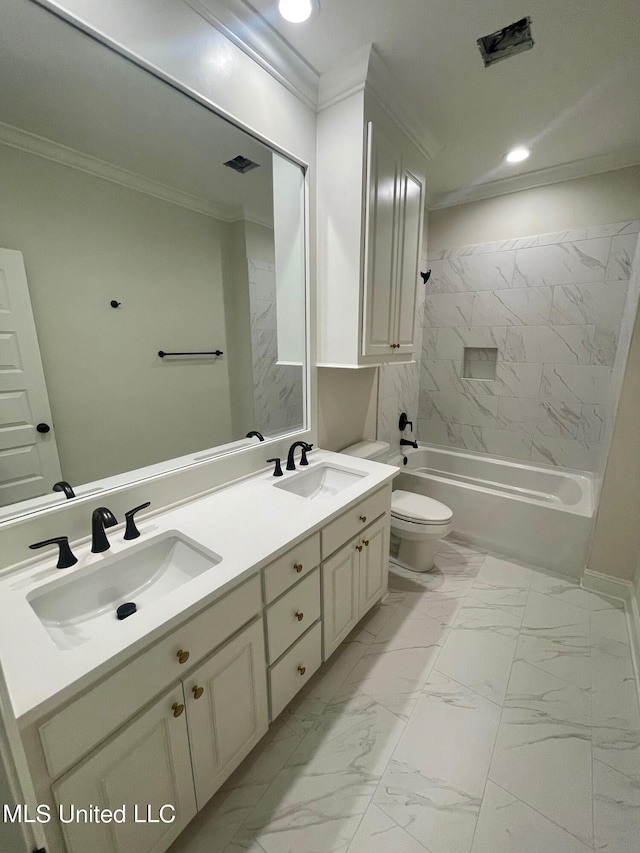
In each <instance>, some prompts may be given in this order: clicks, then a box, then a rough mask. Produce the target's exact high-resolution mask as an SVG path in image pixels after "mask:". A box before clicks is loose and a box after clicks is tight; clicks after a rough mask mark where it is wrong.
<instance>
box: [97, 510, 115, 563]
mask: <svg viewBox="0 0 640 853" xmlns="http://www.w3.org/2000/svg"><path fill="white" fill-rule="evenodd" d="M117 523H118V520H117V518H116V517H115V515H114V514H113V513H112V512H111V510H110V509H107V508H106V506H99V507H98V508H97V509H94V511H93V515H92V516H91V552H92V553H93V554H100V553H101V552H102V551H108V550H109V548H110V547H111V546H110V545H109V540H108V539H107V534H106V533H105V532H104V529H105V527H113V526H114V525H115V524H117Z"/></svg>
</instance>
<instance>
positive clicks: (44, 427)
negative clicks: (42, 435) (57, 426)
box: [36, 423, 51, 432]
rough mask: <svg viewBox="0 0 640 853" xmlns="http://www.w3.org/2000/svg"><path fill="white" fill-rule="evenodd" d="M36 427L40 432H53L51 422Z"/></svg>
mask: <svg viewBox="0 0 640 853" xmlns="http://www.w3.org/2000/svg"><path fill="white" fill-rule="evenodd" d="M36 429H37V430H38V432H51V427H50V426H49V424H45V423H41V424H38V426H37V427H36Z"/></svg>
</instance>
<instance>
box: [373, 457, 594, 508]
mask: <svg viewBox="0 0 640 853" xmlns="http://www.w3.org/2000/svg"><path fill="white" fill-rule="evenodd" d="M431 448H432V449H434V450H437V451H442V452H444V453H445V454H448V455H451V456H456V457H461V458H465V459H469V460H470V461H475V460H479V461H481V462H488V463H495V464H498V465H507V466H509V467H511V468H517V469H519V470H521V471H523V472H526V471H533V472H540V473H544V474H547V473H552V474H555V475H556V476H558V477H561V476H563V475H565V476H567V477H569V478H570V479H573V480H574V481H575V479H576V478H577V477H580V478H581V479H582V480H583V481H582V482H580V481H578V485H579V487H580V489H581V492H582V497H581V499H580V500H579V501H578V502H577V503H576V504H565V503H562V502H561V501H560V500H559V499H558V501H557V502H556V501H554V500H537V499H536V498H533V497H530V496H528V495H527V496H525V495H518V494H515V493H514V492H513V491H509V489H511V488H513V487H511V486H509V485H505V486H504V487H503V488H504V491H503V492H502V493H501V491H500V488H499V486H500V484H499V483H497V485H498V488H496V489H488V488H486V487H484V486H481V485H475V484H474V483H470V482H462V481H461V480H458V479H456V477H457V476H459V475H455V476H454V475H452V476H450V477H448V476H447V472H441V473H442V476H440V474H436V473H425V472H423V471H420V470H418V469H415V468H409V467H407V466H405V465H403V464H402V457H403V456H407V458H410V457H411V456H413V455H415V454H416V453H417V452H419V451H428V450H429V449H431ZM389 462H390V464H392V465H396V467H398V468H399V469H400V471H401V472H402V473H406V474H413V475H414V476H420V477H426V478H430V479H432V480H433V481H434V482H438V483H452V484H455V485H457V486H458V487H460V488H464V489H470V490H471V491H476V492H478V493H480V494H487V493H493V494H497V495H501V496H503V497H505V498H506V499H507V500H514V501H517V502H520V503H525V504H533V505H534V506H539V507H543V508H546V509H550V510H553V511H557V512H567V513H570V514H572V515H579V516H581V517H583V518H593V516H594V513H595V505H594V491H593V474H592V473H591V472H589V471H578V470H574V469H570V468H559V467H556V466H553V465H530V464H527V463H524V462H515V461H514V460H513V459H506V458H504V457H498V456H493V455H490V454H484V453H473V452H470V451H461V450H458V449H456V448H450V447H447V446H444V445H437V444H427V443H426V442H418V448H417V449H414V448H408V449H407V452H406V454H397V455H396V456H392V457H391V458H390V460H389ZM487 482H489V481H487Z"/></svg>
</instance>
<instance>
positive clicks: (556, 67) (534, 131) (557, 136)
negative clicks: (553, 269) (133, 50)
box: [187, 0, 640, 206]
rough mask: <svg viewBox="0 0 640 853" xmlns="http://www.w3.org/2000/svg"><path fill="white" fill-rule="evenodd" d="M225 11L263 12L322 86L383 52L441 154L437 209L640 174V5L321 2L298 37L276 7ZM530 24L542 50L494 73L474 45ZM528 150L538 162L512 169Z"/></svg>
mask: <svg viewBox="0 0 640 853" xmlns="http://www.w3.org/2000/svg"><path fill="white" fill-rule="evenodd" d="M187 2H188V0H187ZM205 2H206V0H205ZM227 2H228V3H229V5H230V6H232V5H234V2H235V5H236V6H238V3H239V2H242V3H243V5H244V6H245V7H247V8H249V9H250V10H251V12H252V13H253V14H254V18H255V21H254V23H258V21H259V19H258V17H257V15H256V13H259V15H260V16H262V18H263V20H261V21H259V23H260V25H261V26H262V28H263V30H264V25H265V21H266V22H268V24H269V25H270V26H271V27H272V28H273V29H274V30H275V31H276V32H277V34H278V35H279V36H280V37H282V39H284V40H285V41H286V42H287V44H288V45H289V46H290V47H291V48H293V50H295V51H296V52H297V53H298V54H299V55H300V57H302V58H303V60H304V61H305V62H306V63H308V65H309V66H311V70H312V71H314V72H315V73H316V74H318V75H320V74H322V73H324V72H326V71H328V70H329V69H331V68H332V67H333V66H335V65H336V64H337V63H339V62H340V61H341V60H342V59H343V58H344V57H345V56H348V55H349V54H351V53H353V52H355V51H357V50H358V49H361V48H362V47H364V46H366V45H367V44H369V43H373V44H374V45H375V46H376V48H377V51H378V53H379V54H380V56H381V57H382V59H383V61H384V62H385V64H386V66H387V67H388V69H389V71H390V73H391V74H392V76H393V77H395V79H396V82H397V84H398V87H399V90H400V91H401V92H402V93H403V97H404V99H405V106H406V107H407V108H408V109H409V110H410V111H411V113H412V116H413V117H414V119H415V124H416V125H417V126H418V127H422V128H423V129H424V134H425V142H426V140H427V139H429V140H430V141H431V142H432V141H433V139H434V138H435V140H436V141H437V143H439V145H440V146H441V147H440V149H439V150H438V151H437V152H436V153H435V154H434V155H433V157H432V160H431V162H430V165H429V175H428V178H429V181H428V189H429V194H430V199H431V204H432V205H433V206H442V205H445V204H452V203H457V202H460V201H464V200H468V199H472V198H476V197H486V196H489V195H494V194H499V193H502V192H505V191H509V190H510V189H517V188H522V187H526V186H538V185H541V184H545V183H550V182H554V181H557V180H562V179H565V178H568V177H577V176H580V175H586V174H593V173H597V172H602V171H608V170H609V169H614V168H620V167H622V166H627V165H632V164H634V163H640V2H639V0H475V2H473V0H469V2H463V3H460V2H453V1H452V0H395V2H394V0H320V12H319V14H318V15H317V16H315V17H314V18H312V19H311V20H310V21H308V22H306V23H305V24H298V25H294V24H288V23H286V22H285V21H283V20H282V19H281V18H280V16H279V14H278V13H277V0H251V4H252V6H250V5H249V2H248V0H227ZM207 5H209V3H207ZM215 5H218V6H219V5H220V0H215ZM527 15H528V16H530V17H531V20H532V34H533V38H534V41H535V46H534V47H533V49H532V50H529V51H526V52H524V53H522V54H520V55H518V56H515V57H512V58H510V59H507V60H504V61H502V62H499V63H497V64H495V65H492V66H491V67H489V68H485V67H484V65H483V62H482V59H481V57H480V53H479V50H478V47H477V44H476V40H477V39H478V38H480V37H481V36H484V35H488V34H489V33H491V32H493V31H495V30H497V29H500V28H502V27H504V26H507V25H508V24H511V23H513V22H514V21H517V20H518V19H519V18H523V17H525V16H527ZM251 23H252V22H251V20H250V18H249V19H247V18H246V16H245V24H246V25H248V26H251ZM267 29H269V28H267ZM272 33H273V31H272ZM262 36H263V38H264V31H263V32H262ZM277 40H278V38H277V36H276V41H277ZM518 144H525V145H528V146H530V147H531V148H532V149H533V154H532V156H531V157H530V159H529V160H527V161H526V162H525V163H522V164H518V165H515V166H507V165H506V164H504V163H503V160H502V158H503V155H504V154H505V153H506V152H507V151H508V150H509V149H510V148H512V147H513V146H515V145H518ZM514 176H515V177H514Z"/></svg>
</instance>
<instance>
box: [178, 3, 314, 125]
mask: <svg viewBox="0 0 640 853" xmlns="http://www.w3.org/2000/svg"><path fill="white" fill-rule="evenodd" d="M183 3H184V4H185V5H186V6H189V8H190V9H192V10H193V11H194V12H195V13H196V14H197V15H199V16H200V17H201V18H203V20H205V21H206V22H207V23H208V24H210V25H211V26H212V27H214V28H215V29H216V30H218V32H220V33H222V34H223V35H224V36H226V38H228V39H229V40H230V41H231V42H233V44H235V45H236V47H238V48H239V49H240V50H242V51H243V53H246V54H247V56H249V57H250V58H251V59H253V61H254V62H256V63H257V64H258V65H259V66H260V67H261V68H263V69H264V70H265V71H266V72H267V73H268V74H270V75H271V76H272V77H273V78H275V79H276V80H277V81H278V82H279V83H281V84H282V85H283V86H284V87H285V88H286V89H288V90H289V91H290V92H292V94H294V95H295V96H296V97H297V98H299V100H301V101H302V102H303V103H304V104H306V106H308V107H310V108H311V109H312V110H314V112H315V110H316V107H317V104H318V83H319V79H320V75H319V74H318V72H317V71H316V70H315V69H314V68H312V66H311V65H309V63H308V62H306V61H305V60H304V59H303V58H302V57H301V56H300V54H299V53H297V52H296V51H295V50H294V49H293V48H292V47H291V45H290V44H289V42H288V41H286V39H284V38H283V37H282V36H281V35H280V33H278V32H277V30H275V29H274V28H273V27H272V26H271V24H269V22H268V21H267V20H266V19H265V18H264V17H263V16H262V15H261V14H260V12H258V11H257V9H254V7H253V6H252V5H251V3H249V2H248V0H227V2H226V3H220V2H219V0H218V2H216V0H183Z"/></svg>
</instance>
